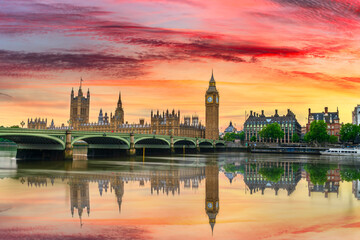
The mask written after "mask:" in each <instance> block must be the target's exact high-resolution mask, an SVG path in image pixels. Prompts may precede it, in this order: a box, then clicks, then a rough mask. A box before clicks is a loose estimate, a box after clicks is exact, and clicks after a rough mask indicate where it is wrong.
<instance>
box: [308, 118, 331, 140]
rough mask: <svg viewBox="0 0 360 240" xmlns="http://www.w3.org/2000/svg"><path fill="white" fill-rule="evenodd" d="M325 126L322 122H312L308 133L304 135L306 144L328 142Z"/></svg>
mask: <svg viewBox="0 0 360 240" xmlns="http://www.w3.org/2000/svg"><path fill="white" fill-rule="evenodd" d="M329 137H330V136H329V134H327V125H326V123H325V122H324V121H322V120H321V121H313V122H312V123H311V125H310V131H309V132H308V133H307V134H306V135H305V138H304V140H305V141H306V142H318V143H323V142H328V141H329Z"/></svg>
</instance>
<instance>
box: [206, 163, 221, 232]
mask: <svg viewBox="0 0 360 240" xmlns="http://www.w3.org/2000/svg"><path fill="white" fill-rule="evenodd" d="M205 177H206V185H205V191H206V198H205V210H206V214H207V215H208V216H209V223H210V226H211V231H212V232H213V231H214V226H215V221H216V215H217V214H218V212H219V166H218V165H217V163H210V164H209V165H207V166H206V167H205Z"/></svg>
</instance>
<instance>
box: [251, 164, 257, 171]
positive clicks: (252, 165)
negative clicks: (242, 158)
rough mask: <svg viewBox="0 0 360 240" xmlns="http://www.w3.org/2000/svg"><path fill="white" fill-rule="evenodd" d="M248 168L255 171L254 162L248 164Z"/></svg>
mask: <svg viewBox="0 0 360 240" xmlns="http://www.w3.org/2000/svg"><path fill="white" fill-rule="evenodd" d="M250 168H251V169H252V170H254V171H255V170H256V164H255V163H251V164H250Z"/></svg>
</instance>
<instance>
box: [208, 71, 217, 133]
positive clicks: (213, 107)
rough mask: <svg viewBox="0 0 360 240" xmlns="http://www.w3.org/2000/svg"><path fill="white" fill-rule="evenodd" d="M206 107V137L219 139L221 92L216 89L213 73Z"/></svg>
mask: <svg viewBox="0 0 360 240" xmlns="http://www.w3.org/2000/svg"><path fill="white" fill-rule="evenodd" d="M205 108H206V116H205V124H206V126H205V127H206V128H205V138H207V139H214V140H217V139H219V92H218V91H217V89H216V83H215V79H214V74H213V73H212V74H211V79H210V82H209V88H208V90H207V91H206V93H205Z"/></svg>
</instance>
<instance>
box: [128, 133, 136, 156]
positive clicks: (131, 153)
mask: <svg viewBox="0 0 360 240" xmlns="http://www.w3.org/2000/svg"><path fill="white" fill-rule="evenodd" d="M128 155H129V156H135V155H136V148H135V137H134V133H130V149H129V150H128Z"/></svg>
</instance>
